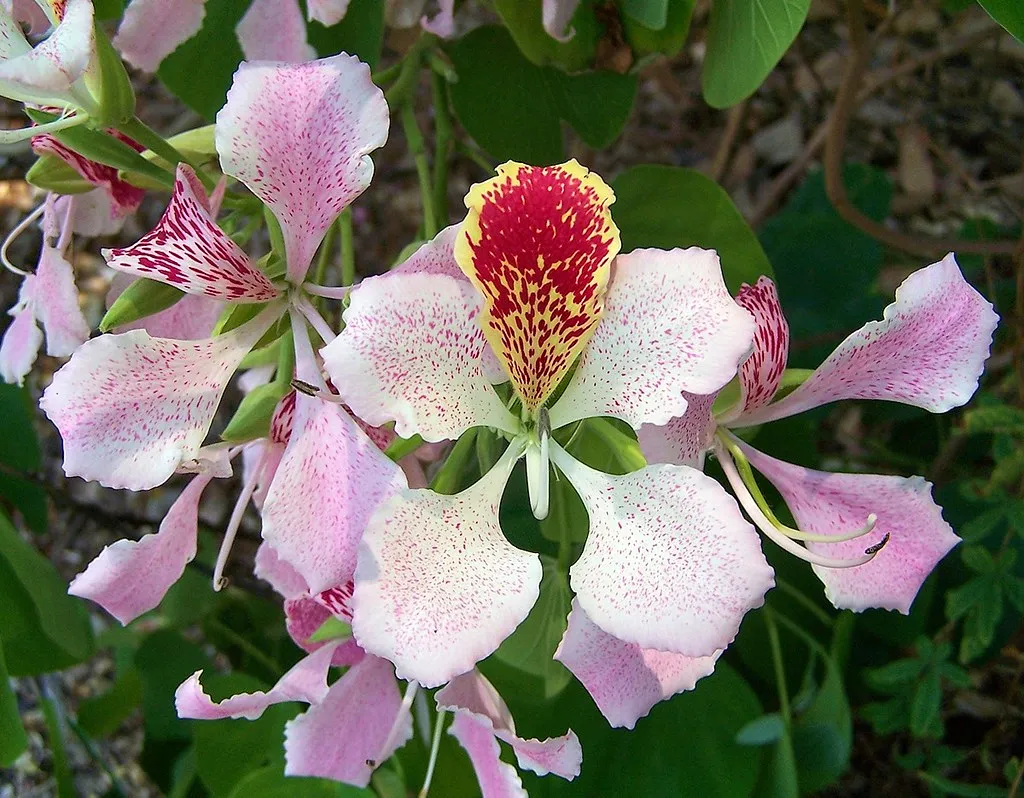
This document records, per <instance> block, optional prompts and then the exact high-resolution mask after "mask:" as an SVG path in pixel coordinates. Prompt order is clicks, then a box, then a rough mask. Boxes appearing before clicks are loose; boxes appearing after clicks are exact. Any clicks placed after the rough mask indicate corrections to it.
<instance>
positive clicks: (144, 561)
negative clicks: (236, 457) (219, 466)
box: [68, 474, 213, 624]
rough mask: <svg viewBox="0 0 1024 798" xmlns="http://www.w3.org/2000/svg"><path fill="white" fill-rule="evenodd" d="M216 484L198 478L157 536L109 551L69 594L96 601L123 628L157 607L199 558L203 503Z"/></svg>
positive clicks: (77, 580)
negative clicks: (200, 509) (200, 520)
mask: <svg viewBox="0 0 1024 798" xmlns="http://www.w3.org/2000/svg"><path fill="white" fill-rule="evenodd" d="M212 479H213V476H212V475H208V474H207V475H202V476H197V477H195V478H193V479H192V481H191V482H189V483H188V485H187V486H186V487H185V489H184V490H183V491H182V492H181V494H180V495H179V496H178V498H177V499H176V500H175V502H174V504H172V505H171V509H170V510H168V511H167V515H166V516H164V520H163V521H161V522H160V528H159V529H158V530H157V531H156V532H155V533H152V534H149V535H143V536H142V537H141V538H140V539H139V540H119V541H117V542H116V543H112V544H111V545H109V546H107V547H106V548H104V549H103V551H101V552H100V554H99V556H98V557H97V558H96V559H95V560H93V561H92V562H91V563H89V567H88V568H86V569H85V570H84V571H82V573H80V574H79V575H78V576H76V577H75V578H74V580H73V581H72V582H71V587H69V588H68V593H70V594H71V595H72V596H79V597H81V598H86V599H90V600H91V601H95V602H96V603H97V604H99V605H100V606H101V607H103V609H105V610H106V611H107V612H109V613H110V614H111V615H113V616H114V617H115V618H117V620H119V621H120V622H121V623H122V624H128V623H130V622H131V621H134V620H135V619H136V618H138V617H139V616H140V615H142V614H143V613H144V612H149V610H151V609H153V608H154V607H156V606H157V605H158V604H159V603H160V602H161V601H163V598H164V596H165V595H166V593H167V591H168V590H170V588H171V586H172V585H173V584H174V583H175V582H177V581H178V580H179V579H180V578H181V575H182V574H183V573H184V572H185V566H186V565H188V564H189V563H190V562H192V559H193V558H194V557H195V556H196V536H197V534H198V530H199V501H200V499H201V498H202V496H203V490H205V489H206V486H207V485H209V484H210V481H211V480H212Z"/></svg>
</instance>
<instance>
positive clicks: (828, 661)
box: [793, 655, 853, 793]
mask: <svg viewBox="0 0 1024 798" xmlns="http://www.w3.org/2000/svg"><path fill="white" fill-rule="evenodd" d="M819 659H820V660H821V662H822V663H823V665H824V668H825V678H824V679H823V680H822V683H821V687H820V688H819V689H818V690H817V692H816V693H815V694H814V698H813V700H812V701H811V703H810V706H808V707H807V709H805V710H804V711H802V712H801V713H800V714H799V715H798V716H797V718H796V721H795V722H794V724H793V751H794V754H795V757H796V763H797V773H798V774H799V777H800V779H799V780H800V789H801V790H802V791H804V792H805V793H815V792H818V791H819V790H823V789H824V788H825V787H827V786H829V785H830V784H834V783H835V782H837V781H838V780H839V778H840V777H841V776H842V775H843V773H845V772H846V769H847V767H849V764H850V755H851V753H852V752H853V718H852V715H851V713H850V702H849V701H848V700H847V697H846V690H845V689H844V687H843V675H842V672H841V671H840V670H839V666H838V665H837V663H836V661H835V660H834V659H833V658H832V657H831V656H829V657H825V656H824V655H822V656H820V657H819Z"/></svg>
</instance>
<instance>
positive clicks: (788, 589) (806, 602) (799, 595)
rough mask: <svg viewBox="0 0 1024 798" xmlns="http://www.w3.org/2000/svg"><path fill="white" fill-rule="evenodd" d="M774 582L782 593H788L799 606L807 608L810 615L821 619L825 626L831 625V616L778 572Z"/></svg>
mask: <svg viewBox="0 0 1024 798" xmlns="http://www.w3.org/2000/svg"><path fill="white" fill-rule="evenodd" d="M775 584H776V585H777V586H778V588H779V589H780V590H781V591H782V592H783V593H788V594H789V596H790V597H791V598H792V599H793V600H794V601H796V602H797V603H798V604H799V605H800V606H801V607H803V608H804V609H805V610H807V611H808V612H809V613H810V614H811V615H813V616H814V617H815V618H817V619H818V620H819V621H821V622H822V623H823V624H825V626H831V625H832V617H831V616H830V615H829V614H828V613H827V612H825V610H823V609H822V608H821V607H819V606H818V605H817V604H815V603H814V602H813V601H811V600H810V599H809V598H807V596H805V595H804V594H803V592H802V591H801V590H800V589H799V588H798V587H796V586H795V585H791V584H790V583H789V582H787V581H786V580H785V579H782V578H781V577H780V576H779V575H778V574H776V575H775Z"/></svg>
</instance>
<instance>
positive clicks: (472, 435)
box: [430, 427, 478, 496]
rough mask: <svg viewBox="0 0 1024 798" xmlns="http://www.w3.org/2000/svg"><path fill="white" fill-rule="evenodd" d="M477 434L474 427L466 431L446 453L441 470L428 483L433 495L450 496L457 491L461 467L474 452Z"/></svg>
mask: <svg viewBox="0 0 1024 798" xmlns="http://www.w3.org/2000/svg"><path fill="white" fill-rule="evenodd" d="M477 432H478V430H477V428H475V427H474V428H473V429H470V430H467V431H466V432H464V433H463V434H462V437H461V438H459V439H458V440H457V441H456V442H455V445H454V446H453V447H452V450H451V452H449V453H448V459H447V460H445V461H444V465H443V466H441V470H440V471H438V472H437V473H436V474H435V475H434V479H433V480H432V481H431V483H430V489H431V490H432V491H434V493H443V494H446V495H449V496H450V495H451V494H453V493H455V492H456V491H457V490H458V487H459V477H460V476H461V475H462V467H463V466H464V465H465V464H466V460H467V459H468V458H469V456H470V455H471V454H472V453H473V452H475V451H476V436H477Z"/></svg>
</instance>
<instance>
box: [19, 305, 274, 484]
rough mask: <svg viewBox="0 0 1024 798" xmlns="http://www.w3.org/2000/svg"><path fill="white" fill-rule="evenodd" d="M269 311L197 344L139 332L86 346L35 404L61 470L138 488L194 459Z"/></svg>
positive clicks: (158, 481)
mask: <svg viewBox="0 0 1024 798" xmlns="http://www.w3.org/2000/svg"><path fill="white" fill-rule="evenodd" d="M279 314H280V309H279V308H277V307H273V306H271V307H268V308H266V309H265V310H263V311H261V313H260V314H259V315H258V316H257V317H256V318H254V319H253V320H251V321H249V322H246V323H245V324H243V325H242V326H240V327H237V328H236V329H234V330H232V331H231V332H229V333H225V334H224V335H220V336H217V337H216V338H212V339H207V340H202V341H176V340H173V339H169V338H152V337H150V336H149V335H148V334H146V333H145V332H142V331H140V330H135V331H133V332H129V333H125V334H124V335H101V336H99V337H97V338H93V339H92V340H90V341H86V342H85V343H84V344H83V345H82V346H81V347H79V348H78V350H77V351H76V352H75V354H74V355H73V356H72V357H71V360H69V361H68V362H67V363H66V364H65V365H64V366H63V367H62V368H61V369H59V370H58V371H57V373H56V374H54V376H53V382H52V383H50V387H49V388H47V389H46V392H45V393H44V394H43V398H42V399H41V400H40V403H39V406H40V407H41V408H42V409H43V411H44V412H45V413H46V415H47V417H48V418H49V419H50V421H52V422H53V423H54V424H55V425H56V427H57V429H58V430H59V431H60V434H61V438H62V440H63V441H64V473H65V474H67V475H68V476H79V477H82V478H83V479H90V480H96V481H98V482H99V483H100V484H102V485H105V486H107V487H113V488H128V489H130V490H146V489H148V488H152V487H155V486H157V485H159V484H161V483H162V482H164V481H165V480H166V479H167V478H168V477H170V475H171V474H173V473H174V472H175V470H176V469H177V468H178V466H179V465H180V464H182V463H184V462H188V461H191V460H195V459H196V457H197V456H198V454H199V448H200V446H201V445H202V442H203V439H204V438H205V437H206V434H207V431H208V430H209V428H210V425H211V424H212V423H213V417H214V414H215V413H216V411H217V406H218V405H219V404H220V398H221V395H222V394H223V392H224V388H225V387H226V386H227V383H228V380H229V379H230V378H231V375H232V374H233V373H234V371H235V369H236V368H237V367H238V364H239V363H240V362H241V360H242V358H243V357H245V355H246V353H248V351H249V350H250V349H251V348H252V347H253V345H254V344H255V343H256V342H257V341H258V340H259V339H260V337H262V335H263V333H265V332H266V330H267V329H268V328H269V327H270V325H271V324H272V323H273V322H274V321H275V319H276V318H277V316H278V315H279Z"/></svg>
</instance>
